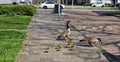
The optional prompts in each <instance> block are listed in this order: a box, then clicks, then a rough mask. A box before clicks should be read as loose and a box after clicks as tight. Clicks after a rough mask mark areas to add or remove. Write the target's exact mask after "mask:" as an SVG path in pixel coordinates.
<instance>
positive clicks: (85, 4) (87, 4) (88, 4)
mask: <svg viewBox="0 0 120 62" xmlns="http://www.w3.org/2000/svg"><path fill="white" fill-rule="evenodd" d="M83 5H84V6H91V4H90V3H84V4H83Z"/></svg>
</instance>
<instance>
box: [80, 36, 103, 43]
mask: <svg viewBox="0 0 120 62" xmlns="http://www.w3.org/2000/svg"><path fill="white" fill-rule="evenodd" d="M96 40H97V41H99V42H100V43H101V44H102V41H101V39H100V38H96V37H93V36H85V37H84V38H83V39H82V40H80V42H82V41H87V42H88V44H89V45H92V43H95V42H96Z"/></svg>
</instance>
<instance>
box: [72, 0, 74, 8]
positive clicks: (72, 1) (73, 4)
mask: <svg viewBox="0 0 120 62" xmlns="http://www.w3.org/2000/svg"><path fill="white" fill-rule="evenodd" d="M73 5H74V0H72V9H73V7H74V6H73Z"/></svg>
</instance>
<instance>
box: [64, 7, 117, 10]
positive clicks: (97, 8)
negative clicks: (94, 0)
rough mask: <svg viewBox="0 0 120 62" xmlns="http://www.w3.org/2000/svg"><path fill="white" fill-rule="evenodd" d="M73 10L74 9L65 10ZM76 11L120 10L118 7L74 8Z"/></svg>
mask: <svg viewBox="0 0 120 62" xmlns="http://www.w3.org/2000/svg"><path fill="white" fill-rule="evenodd" d="M65 9H68V10H71V9H72V8H65ZM73 9H74V10H118V8H116V7H112V8H111V7H80V8H73Z"/></svg>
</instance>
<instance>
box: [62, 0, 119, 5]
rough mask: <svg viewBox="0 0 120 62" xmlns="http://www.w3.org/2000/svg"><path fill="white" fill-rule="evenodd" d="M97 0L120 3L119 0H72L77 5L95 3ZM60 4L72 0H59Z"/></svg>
mask: <svg viewBox="0 0 120 62" xmlns="http://www.w3.org/2000/svg"><path fill="white" fill-rule="evenodd" d="M97 1H102V2H103V3H105V4H111V3H112V4H116V3H120V0H73V3H74V4H75V5H79V4H82V3H85V2H87V3H96V2H97ZM61 3H62V4H70V5H71V4H72V0H61Z"/></svg>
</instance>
